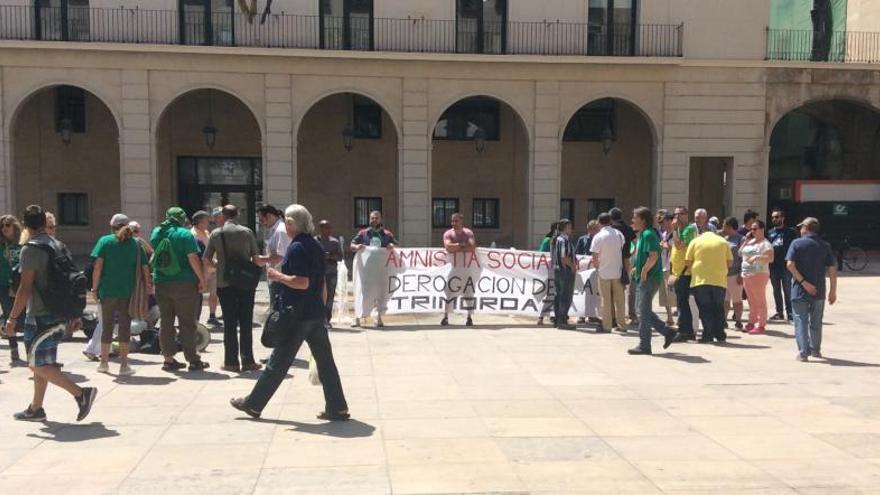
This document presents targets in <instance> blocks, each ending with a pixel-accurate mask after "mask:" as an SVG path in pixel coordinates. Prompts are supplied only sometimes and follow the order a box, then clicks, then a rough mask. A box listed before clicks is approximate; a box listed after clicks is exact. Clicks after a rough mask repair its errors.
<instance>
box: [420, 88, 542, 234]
mask: <svg viewBox="0 0 880 495" xmlns="http://www.w3.org/2000/svg"><path fill="white" fill-rule="evenodd" d="M528 165H529V134H528V131H527V130H526V126H525V123H524V122H523V120H522V118H521V117H520V116H519V115H518V114H517V112H516V111H515V110H514V109H513V108H512V107H511V106H510V105H508V104H506V103H504V102H503V101H501V100H498V99H497V98H493V97H490V96H474V97H469V98H464V99H462V100H459V101H457V102H456V103H454V104H453V105H452V106H450V107H449V108H447V109H446V110H445V111H444V112H443V115H441V116H440V119H439V120H438V121H437V123H436V125H435V126H434V131H433V150H432V152H431V194H432V196H433V197H432V199H431V220H430V221H431V227H432V230H431V232H432V234H431V240H432V243H433V244H434V245H438V244H440V243H441V240H442V237H443V233H444V232H445V231H446V229H448V228H449V225H450V217H451V216H452V214H453V213H455V212H459V213H461V214H462V215H464V218H465V225H467V226H468V227H470V228H471V229H473V230H474V234H475V235H476V237H477V244H478V245H481V246H489V245H491V244H492V243H493V242H494V243H495V244H496V246H498V247H516V248H518V249H529V248H531V247H532V246H530V243H529V238H528V235H529V232H528V229H529V220H528V218H529V215H528V213H529V211H528V208H529V200H528V196H529V195H528V185H527V177H528Z"/></svg>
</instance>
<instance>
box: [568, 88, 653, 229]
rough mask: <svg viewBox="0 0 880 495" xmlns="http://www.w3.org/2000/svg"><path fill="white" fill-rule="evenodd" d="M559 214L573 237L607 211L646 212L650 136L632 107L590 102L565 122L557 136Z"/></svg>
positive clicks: (608, 101) (615, 102) (622, 102)
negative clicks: (567, 222)
mask: <svg viewBox="0 0 880 495" xmlns="http://www.w3.org/2000/svg"><path fill="white" fill-rule="evenodd" d="M561 179H562V180H561V190H560V212H561V216H562V217H567V218H569V219H570V220H572V221H573V222H574V225H575V231H577V232H584V231H585V230H586V224H587V222H588V221H590V220H594V219H596V217H597V216H598V215H599V213H602V212H606V211H608V210H609V209H611V208H612V207H615V206H616V207H618V208H621V209H622V210H623V211H624V212H631V211H632V210H633V209H634V208H636V207H638V206H649V207H650V206H651V204H652V202H653V191H654V136H653V133H652V132H651V124H650V123H649V122H648V120H647V118H646V117H645V116H644V114H643V113H642V111H641V110H640V109H638V108H637V107H636V106H635V105H633V104H631V103H629V102H627V101H625V100H622V99H618V98H602V99H599V100H594V101H592V102H590V103H587V104H586V105H584V106H582V107H581V108H580V109H578V111H577V112H575V114H574V115H573V116H572V117H571V119H569V121H568V123H567V125H566V127H565V131H564V132H563V136H562V177H561Z"/></svg>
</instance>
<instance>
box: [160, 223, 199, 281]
mask: <svg viewBox="0 0 880 495" xmlns="http://www.w3.org/2000/svg"><path fill="white" fill-rule="evenodd" d="M166 237H167V238H168V240H169V241H171V249H172V251H173V252H174V255H175V256H176V257H177V262H178V263H179V264H180V271H179V272H177V274H175V275H173V276H170V277H169V276H167V275H163V274H161V273H158V272H157V271H155V270H154V271H153V282H154V283H157V284H168V283H172V282H192V283H194V284H197V283H198V282H199V279H198V277H196V274H195V272H193V270H192V267H191V266H189V261H188V260H187V258H188V257H189V255H191V254H199V245H198V244H196V238H195V237H193V235H192V232H190V231H189V229H186V228H183V227H178V226H171V227H168V228H163V227H162V226H161V225H160V226H158V227H156V228H155V229H153V234H152V235H151V236H150V244H152V245H153V247H154V248H155V247H158V246H159V242H161V241H162V239H165V238H166Z"/></svg>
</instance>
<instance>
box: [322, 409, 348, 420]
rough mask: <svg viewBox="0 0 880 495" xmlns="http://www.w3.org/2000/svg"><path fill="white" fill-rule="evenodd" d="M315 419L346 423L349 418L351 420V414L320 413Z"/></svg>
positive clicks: (345, 412)
mask: <svg viewBox="0 0 880 495" xmlns="http://www.w3.org/2000/svg"><path fill="white" fill-rule="evenodd" d="M316 417H317V418H318V419H322V420H324V421H348V420H349V418H351V414H349V413H348V411H339V412H333V413H328V412H327V411H321V412H320V413H318V415H317V416H316Z"/></svg>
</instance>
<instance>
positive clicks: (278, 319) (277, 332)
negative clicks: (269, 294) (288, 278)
mask: <svg viewBox="0 0 880 495" xmlns="http://www.w3.org/2000/svg"><path fill="white" fill-rule="evenodd" d="M282 290H284V289H282ZM303 303H304V301H302V300H300V301H299V302H298V303H296V304H294V305H289V306H288V305H284V304H282V303H281V297H280V296H279V297H278V299H277V300H276V301H275V303H274V304H273V305H272V309H270V310H269V313H268V314H267V315H266V321H265V322H264V323H263V333H262V334H261V335H260V343H261V344H263V346H264V347H268V348H269V349H274V348H276V347H278V346H279V345H280V344H281V343H282V342H284V341H285V340H287V338H288V337H290V336H291V335H293V333H294V332H295V331H296V327H297V325H299V323H300V320H301V317H302V314H303Z"/></svg>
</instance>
